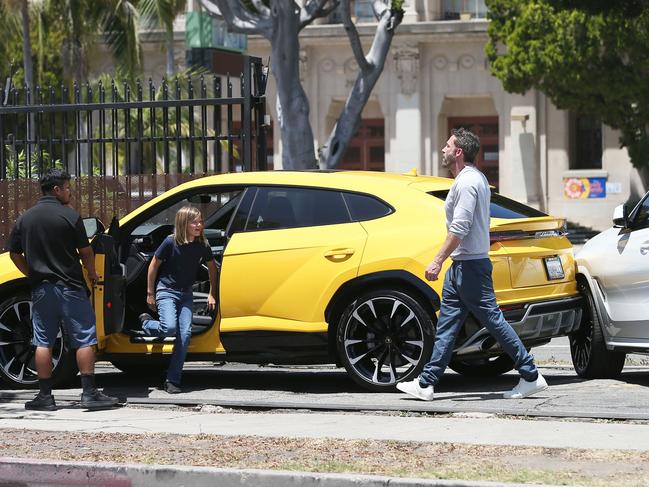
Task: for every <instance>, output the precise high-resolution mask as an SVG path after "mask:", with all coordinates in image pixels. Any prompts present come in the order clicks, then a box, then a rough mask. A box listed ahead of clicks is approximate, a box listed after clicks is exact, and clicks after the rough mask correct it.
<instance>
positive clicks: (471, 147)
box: [451, 128, 480, 164]
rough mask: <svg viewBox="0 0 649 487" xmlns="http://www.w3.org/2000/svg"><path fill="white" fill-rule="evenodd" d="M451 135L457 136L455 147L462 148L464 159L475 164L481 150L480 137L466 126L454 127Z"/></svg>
mask: <svg viewBox="0 0 649 487" xmlns="http://www.w3.org/2000/svg"><path fill="white" fill-rule="evenodd" d="M451 135H454V136H455V147H459V148H460V149H462V153H464V161H465V162H468V163H470V164H473V163H474V162H475V157H476V156H477V155H478V152H480V138H479V137H478V136H477V135H476V134H474V133H473V132H471V131H469V130H467V129H465V128H459V129H453V130H451Z"/></svg>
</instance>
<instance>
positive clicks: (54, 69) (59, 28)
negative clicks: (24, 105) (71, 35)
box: [0, 2, 65, 86]
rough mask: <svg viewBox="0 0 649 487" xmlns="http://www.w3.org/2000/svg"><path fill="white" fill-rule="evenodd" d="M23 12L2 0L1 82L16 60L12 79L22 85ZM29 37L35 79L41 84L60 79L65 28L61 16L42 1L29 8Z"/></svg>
mask: <svg viewBox="0 0 649 487" xmlns="http://www.w3.org/2000/svg"><path fill="white" fill-rule="evenodd" d="M20 22H21V20H20V12H19V11H18V10H16V9H12V8H10V5H8V4H6V3H4V2H0V59H2V64H0V75H1V76H2V83H3V86H4V80H5V78H6V76H8V75H9V70H10V65H11V63H13V64H14V76H13V82H14V84H15V85H16V86H23V84H24V79H25V76H24V72H23V62H22V59H23V32H22V26H21V23H20ZM30 25H31V29H30V38H31V45H32V51H33V55H32V58H33V69H34V82H35V83H36V84H38V85H40V86H47V85H48V84H52V85H55V84H58V83H60V80H61V77H62V73H63V66H62V62H61V44H62V43H63V40H64V36H65V34H64V32H65V28H64V25H63V23H62V22H61V21H60V19H57V18H56V17H54V16H52V15H50V13H49V12H48V11H47V9H45V8H44V6H43V5H42V4H33V6H32V8H31V9H30Z"/></svg>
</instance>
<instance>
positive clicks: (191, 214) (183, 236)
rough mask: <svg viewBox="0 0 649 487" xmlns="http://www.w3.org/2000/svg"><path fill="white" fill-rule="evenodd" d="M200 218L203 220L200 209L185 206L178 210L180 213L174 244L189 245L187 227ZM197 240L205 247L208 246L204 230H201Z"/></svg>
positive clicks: (177, 215) (175, 229)
mask: <svg viewBox="0 0 649 487" xmlns="http://www.w3.org/2000/svg"><path fill="white" fill-rule="evenodd" d="M198 218H202V216H201V212H200V210H199V209H198V208H195V207H193V206H183V207H182V208H181V209H180V210H178V213H176V225H175V227H174V242H176V245H184V244H187V243H189V239H188V238H187V226H188V225H189V223H191V222H193V221H194V220H196V219H198ZM196 240H197V241H198V242H200V243H202V244H203V245H207V239H206V238H205V231H204V229H202V228H201V234H200V235H199V236H198V237H196Z"/></svg>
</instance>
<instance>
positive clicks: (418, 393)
mask: <svg viewBox="0 0 649 487" xmlns="http://www.w3.org/2000/svg"><path fill="white" fill-rule="evenodd" d="M397 389H399V390H400V391H401V392H405V393H406V394H410V395H411V396H413V397H416V398H417V399H421V400H422V401H432V400H433V392H434V391H433V386H428V387H421V386H420V385H419V377H417V378H415V379H414V380H411V381H408V382H399V383H398V384H397Z"/></svg>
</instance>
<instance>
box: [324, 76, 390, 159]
mask: <svg viewBox="0 0 649 487" xmlns="http://www.w3.org/2000/svg"><path fill="white" fill-rule="evenodd" d="M379 76H381V70H376V69H375V70H372V71H371V72H370V73H369V75H368V76H363V75H361V74H359V75H358V78H356V81H355V82H354V86H353V88H352V91H351V92H350V94H349V97H348V98H347V101H346V102H345V108H344V109H343V112H342V113H341V114H340V117H339V118H338V121H337V122H336V125H335V126H334V128H333V130H332V131H331V134H329V138H328V139H327V142H326V143H325V145H324V146H323V148H322V150H321V151H320V167H321V168H322V169H330V168H335V167H337V166H338V164H340V161H341V160H342V157H343V156H344V155H345V152H346V151H347V147H349V143H350V142H351V140H352V138H353V137H354V135H355V134H356V131H357V130H358V126H359V125H360V122H361V115H362V113H363V108H365V104H366V103H367V100H368V99H369V97H370V95H371V94H372V88H374V85H375V84H376V81H377V80H378V78H379Z"/></svg>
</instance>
